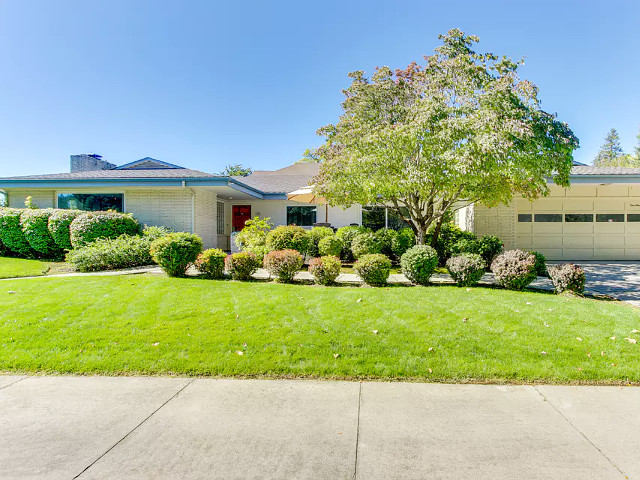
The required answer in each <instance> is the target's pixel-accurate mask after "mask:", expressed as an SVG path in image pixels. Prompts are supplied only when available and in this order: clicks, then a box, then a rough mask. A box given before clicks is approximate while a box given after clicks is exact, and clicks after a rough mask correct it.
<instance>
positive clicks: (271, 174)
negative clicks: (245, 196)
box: [233, 163, 320, 193]
mask: <svg viewBox="0 0 640 480" xmlns="http://www.w3.org/2000/svg"><path fill="white" fill-rule="evenodd" d="M319 170H320V165H318V164H317V163H296V164H293V165H289V166H288V167H284V168H281V169H280V170H273V171H265V170H259V171H256V172H253V173H252V174H251V175H249V176H248V177H233V178H234V179H235V180H237V181H239V182H241V183H244V184H245V185H248V186H250V187H253V188H256V189H258V190H260V191H261V192H264V193H289V192H293V191H294V190H297V189H299V188H302V187H305V186H307V185H309V182H310V181H311V179H312V178H313V177H314V175H317V174H318V172H319Z"/></svg>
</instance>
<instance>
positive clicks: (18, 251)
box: [0, 208, 34, 257]
mask: <svg viewBox="0 0 640 480" xmlns="http://www.w3.org/2000/svg"><path fill="white" fill-rule="evenodd" d="M21 213H22V210H19V209H17V208H0V241H2V244H3V245H4V247H5V248H6V249H7V250H9V252H10V253H12V254H13V255H18V256H21V257H32V256H33V254H34V252H33V250H32V248H31V245H29V242H28V241H27V239H26V237H25V236H24V232H23V231H22V226H21V225H20V214H21Z"/></svg>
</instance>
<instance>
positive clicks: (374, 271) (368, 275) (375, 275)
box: [353, 253, 391, 287]
mask: <svg viewBox="0 0 640 480" xmlns="http://www.w3.org/2000/svg"><path fill="white" fill-rule="evenodd" d="M353 269H354V270H355V271H356V273H357V274H358V276H359V277H360V278H361V279H362V280H363V281H364V283H366V284H367V285H371V286H374V287H379V286H382V285H386V284H387V279H388V278H389V273H391V260H389V258H388V257H386V256H385V255H382V254H381V253H373V254H368V255H363V256H362V257H360V258H359V259H358V261H357V262H356V263H354V264H353Z"/></svg>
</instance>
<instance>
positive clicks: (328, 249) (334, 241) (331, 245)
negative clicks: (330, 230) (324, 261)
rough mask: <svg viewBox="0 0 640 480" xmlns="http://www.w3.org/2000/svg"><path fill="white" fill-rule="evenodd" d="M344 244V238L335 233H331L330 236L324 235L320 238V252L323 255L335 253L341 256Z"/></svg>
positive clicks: (334, 254)
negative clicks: (341, 238)
mask: <svg viewBox="0 0 640 480" xmlns="http://www.w3.org/2000/svg"><path fill="white" fill-rule="evenodd" d="M343 246H344V244H343V243H342V240H340V239H339V238H338V237H336V236H335V235H331V236H330V237H324V238H323V239H322V240H320V242H319V243H318V253H319V254H320V255H322V256H326V255H333V256H336V257H339V256H340V253H342V247H343Z"/></svg>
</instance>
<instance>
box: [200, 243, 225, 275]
mask: <svg viewBox="0 0 640 480" xmlns="http://www.w3.org/2000/svg"><path fill="white" fill-rule="evenodd" d="M225 258H227V254H226V253H224V252H223V251H222V250H220V249H219V248H210V249H209V250H205V251H204V252H202V253H201V254H200V255H198V258H196V261H195V264H196V268H197V269H198V271H199V272H200V273H202V274H203V275H204V276H205V277H207V278H222V277H224V260H225Z"/></svg>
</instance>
